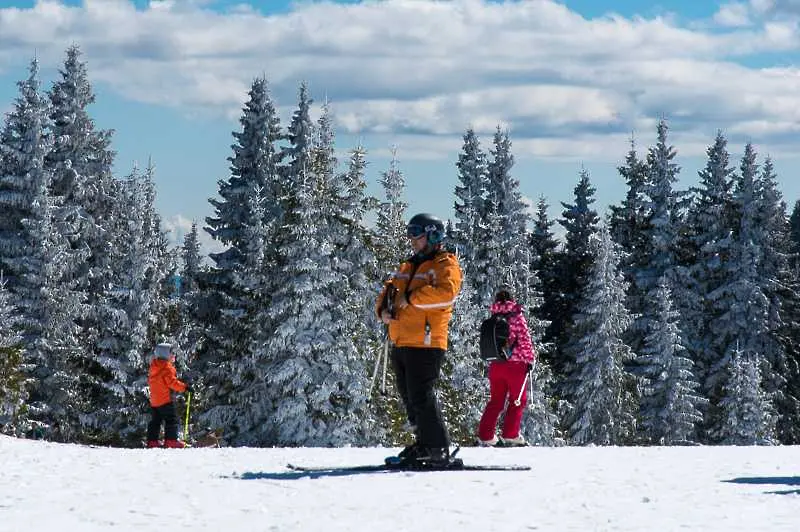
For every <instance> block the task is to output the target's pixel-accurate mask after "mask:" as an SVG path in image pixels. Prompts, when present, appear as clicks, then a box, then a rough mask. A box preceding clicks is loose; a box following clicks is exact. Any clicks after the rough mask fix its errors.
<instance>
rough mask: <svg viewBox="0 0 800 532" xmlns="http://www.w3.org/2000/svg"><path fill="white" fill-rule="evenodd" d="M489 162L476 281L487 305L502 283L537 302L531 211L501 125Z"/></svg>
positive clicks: (525, 300)
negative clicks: (529, 239) (513, 171)
mask: <svg viewBox="0 0 800 532" xmlns="http://www.w3.org/2000/svg"><path fill="white" fill-rule="evenodd" d="M489 153H490V155H491V157H490V158H489V161H488V163H487V168H486V172H487V181H486V201H485V210H484V218H483V220H482V221H481V223H480V227H481V228H482V229H483V231H484V233H483V234H476V235H475V236H476V237H477V238H478V239H479V240H477V241H476V242H474V243H473V245H476V246H477V244H478V243H479V242H480V249H479V250H477V252H476V253H475V257H474V261H475V280H476V281H475V284H474V288H475V290H477V292H478V296H479V301H480V302H481V304H482V305H483V306H484V307H488V305H489V304H490V303H491V302H492V301H493V298H494V295H495V293H496V292H497V290H498V289H499V288H500V286H501V285H504V284H505V285H508V286H510V287H511V288H512V291H513V293H514V296H515V298H516V300H517V301H518V302H519V303H520V304H521V305H522V306H523V307H526V308H529V307H532V306H534V305H535V304H536V303H538V302H535V301H534V300H535V299H536V298H538V297H540V295H539V294H538V293H534V292H532V289H531V287H538V280H536V279H533V278H532V276H533V275H535V274H532V273H531V271H530V251H529V249H528V242H527V237H528V222H529V221H530V215H529V214H528V209H527V206H526V205H525V203H524V201H523V198H522V195H521V193H520V191H519V181H518V180H517V179H515V178H513V177H512V175H511V169H512V167H513V166H514V156H513V155H512V153H511V140H510V139H509V137H508V132H507V131H502V130H501V129H500V127H499V126H498V127H497V129H496V131H495V134H494V137H493V139H492V148H491V149H490V150H489Z"/></svg>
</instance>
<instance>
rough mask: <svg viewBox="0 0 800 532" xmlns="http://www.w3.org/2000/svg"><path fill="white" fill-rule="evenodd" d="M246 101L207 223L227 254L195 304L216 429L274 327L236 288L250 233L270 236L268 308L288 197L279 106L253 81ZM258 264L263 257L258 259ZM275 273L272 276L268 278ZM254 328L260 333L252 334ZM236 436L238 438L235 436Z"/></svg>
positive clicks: (247, 259)
mask: <svg viewBox="0 0 800 532" xmlns="http://www.w3.org/2000/svg"><path fill="white" fill-rule="evenodd" d="M248 95H249V98H248V100H247V102H245V104H244V107H243V109H242V116H241V117H240V119H239V123H240V124H241V131H237V132H233V137H234V139H235V140H236V143H235V144H234V145H233V147H232V148H233V154H232V155H231V156H230V157H229V158H228V160H229V161H230V163H231V167H230V172H231V174H230V177H229V178H228V179H227V180H226V181H220V182H219V183H218V184H219V196H220V199H211V200H209V201H210V202H211V205H212V206H213V207H214V209H215V216H213V217H208V218H206V223H207V224H208V225H207V227H205V230H206V231H207V232H208V233H209V234H210V235H211V236H212V237H213V238H214V239H215V240H217V241H218V242H219V243H221V244H222V245H223V246H224V247H225V249H224V250H223V251H222V252H220V253H212V254H211V255H210V259H211V267H210V268H209V270H208V271H207V272H204V273H203V274H202V275H201V276H200V279H199V285H200V293H199V294H198V295H197V297H196V298H195V299H194V301H193V303H192V313H193V315H194V316H195V317H196V319H198V320H199V322H200V323H201V324H203V326H204V327H205V329H206V334H205V336H204V338H202V340H201V341H200V345H199V350H198V358H197V361H196V365H195V367H196V369H197V371H199V372H200V374H201V375H202V380H203V382H202V383H200V385H201V386H204V387H205V389H206V390H207V393H206V394H205V395H204V397H203V402H204V403H203V404H202V405H199V406H201V407H202V408H203V410H204V412H203V414H202V415H201V416H199V419H200V420H201V422H203V423H205V424H206V425H207V426H211V427H214V428H218V427H223V426H226V425H225V423H227V422H228V419H227V418H226V417H225V416H226V415H227V414H224V413H225V412H228V411H229V410H230V408H229V407H230V405H232V404H236V403H237V402H238V399H237V397H236V384H235V383H236V382H238V380H239V379H240V377H239V375H237V368H236V367H235V362H236V361H239V360H241V359H242V354H243V353H248V352H249V350H250V348H251V344H250V342H251V339H252V338H253V337H254V336H255V335H256V334H257V333H259V332H260V331H261V330H271V329H272V327H273V324H272V323H270V322H268V321H265V322H260V323H257V324H254V322H253V321H252V320H251V319H250V318H252V316H247V315H246V312H247V311H248V309H250V308H252V307H251V301H250V300H249V296H250V295H249V294H245V293H242V291H241V283H240V282H238V281H237V279H238V277H239V275H240V274H241V273H242V270H243V269H244V267H245V266H244V265H245V264H247V263H250V264H253V263H255V258H254V257H251V256H250V253H251V252H252V251H253V249H254V248H253V247H252V245H251V242H250V237H251V235H252V231H253V228H252V227H251V226H250V225H249V224H252V223H255V221H257V222H258V224H259V225H263V226H264V230H265V231H267V234H268V237H267V238H268V241H269V242H270V245H269V246H268V253H267V257H266V258H263V259H264V260H265V261H266V264H265V265H264V269H263V272H264V275H267V276H268V277H267V279H265V281H266V282H268V283H269V284H268V285H267V287H265V288H263V290H262V295H263V296H265V299H263V300H261V301H260V302H259V304H260V305H262V306H264V307H269V306H270V304H271V302H270V294H271V293H272V292H273V289H274V287H275V286H276V285H277V282H278V280H277V279H274V278H273V276H272V272H274V271H275V269H276V268H277V267H278V264H279V257H278V249H279V247H278V243H279V237H280V235H281V234H282V226H283V223H284V222H283V220H284V217H285V212H286V211H285V205H284V201H283V198H284V192H285V190H286V188H288V187H285V186H284V183H283V178H282V176H280V175H279V166H278V163H279V162H280V154H279V152H278V147H277V146H276V143H277V142H278V141H280V140H281V139H282V138H283V134H282V132H281V130H280V123H279V119H278V116H277V112H276V110H275V106H274V104H273V101H272V99H271V97H270V94H269V89H268V85H267V80H266V79H265V78H256V79H255V80H254V81H253V83H252V85H251V87H250V91H249V93H248ZM254 190H260V191H261V193H260V195H261V203H263V209H264V210H263V219H261V220H256V218H254V217H253V213H252V212H251V211H250V206H252V202H251V201H250V195H251V194H252V193H253V191H254ZM257 258H258V259H259V260H261V259H262V257H260V256H259V257H257ZM267 272H270V273H267ZM252 326H256V327H257V329H256V330H255V331H253V330H252V329H251V327H252ZM232 437H235V436H232Z"/></svg>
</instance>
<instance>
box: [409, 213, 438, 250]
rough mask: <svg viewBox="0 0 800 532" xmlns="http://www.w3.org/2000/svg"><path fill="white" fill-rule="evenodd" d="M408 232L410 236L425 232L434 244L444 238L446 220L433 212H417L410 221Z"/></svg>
mask: <svg viewBox="0 0 800 532" xmlns="http://www.w3.org/2000/svg"><path fill="white" fill-rule="evenodd" d="M406 232H407V234H408V235H409V236H415V234H416V235H417V236H418V235H421V234H422V233H423V232H424V233H425V236H426V237H428V244H430V245H432V246H433V245H436V244H438V243H440V242H441V241H442V240H444V222H443V221H442V220H440V219H439V218H438V217H437V216H434V215H433V214H428V213H424V212H423V213H420V214H415V215H414V216H412V217H411V219H410V220H409V221H408V225H407V226H406Z"/></svg>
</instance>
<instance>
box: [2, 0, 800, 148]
mask: <svg viewBox="0 0 800 532" xmlns="http://www.w3.org/2000/svg"><path fill="white" fill-rule="evenodd" d="M212 7H213V2H206V1H162V2H150V4H149V6H148V7H147V8H145V9H137V8H136V7H135V5H134V4H133V2H131V1H129V0H85V1H84V2H83V3H82V4H81V5H80V6H74V5H66V4H63V3H61V2H56V1H52V0H49V1H41V0H40V1H39V2H37V3H36V4H35V6H34V7H32V8H28V9H19V8H6V9H0V70H1V69H2V68H3V66H4V65H8V64H10V63H11V62H21V61H23V60H25V61H26V60H27V59H28V56H29V55H30V53H31V50H36V53H37V55H38V56H39V57H40V59H41V61H42V62H43V63H44V62H47V63H48V64H54V65H55V64H58V63H59V62H60V61H61V60H62V56H63V51H64V49H65V48H66V46H68V45H69V44H71V43H78V44H80V45H81V46H82V48H83V50H84V52H85V54H86V58H87V59H88V61H89V69H90V75H91V76H92V79H93V80H94V81H95V83H103V84H105V85H106V86H108V87H110V88H111V89H112V90H116V91H118V92H119V93H120V94H122V95H124V96H125V97H127V98H131V99H135V100H139V101H144V102H149V103H154V104H160V105H165V106H171V107H174V108H178V109H183V110H186V112H190V113H197V112H205V113H219V114H221V115H225V116H237V115H238V113H239V112H240V106H241V104H242V102H243V100H244V99H245V97H246V93H247V89H248V87H249V84H250V82H251V80H252V79H253V77H255V76H258V75H261V74H265V75H266V76H267V77H268V79H269V80H270V82H271V88H272V92H273V94H274V96H275V97H276V100H277V102H278V104H279V105H281V106H282V110H283V112H284V113H285V112H286V110H287V109H288V108H290V107H291V106H292V105H293V103H294V100H295V96H296V91H297V85H298V83H299V82H300V81H301V80H307V81H309V83H310V86H311V89H312V92H313V93H314V95H315V96H316V97H317V99H321V97H322V95H323V94H326V95H327V96H328V97H329V98H330V99H331V101H332V104H333V108H334V110H335V116H336V120H337V126H338V128H339V129H340V130H341V131H343V132H347V133H350V134H354V135H363V136H365V137H370V138H371V137H373V136H386V137H389V138H393V139H395V140H393V141H392V142H396V143H397V144H398V145H401V146H402V145H403V144H407V145H411V146H413V147H414V149H413V150H404V153H405V154H406V155H405V157H406V158H407V159H409V158H435V157H437V156H438V157H440V158H441V157H442V154H445V153H446V154H448V155H449V154H452V153H453V152H454V150H457V149H458V146H459V144H460V136H461V134H462V133H463V130H464V129H465V128H466V127H467V126H469V125H471V126H473V127H475V129H476V130H478V132H479V133H480V134H491V133H492V132H493V130H494V128H495V127H496V125H498V124H502V125H504V126H506V127H508V128H509V129H510V131H511V132H512V139H513V140H514V145H515V152H516V154H517V155H518V156H520V157H526V156H538V157H551V158H556V159H563V158H570V157H572V158H574V159H579V160H582V159H585V158H586V157H587V156H593V157H598V158H604V157H605V158H614V159H616V158H618V155H619V153H620V146H623V149H624V146H625V145H626V144H625V139H626V138H628V137H629V136H630V132H631V131H642V128H650V127H652V123H653V121H654V120H655V119H656V118H657V117H659V116H662V115H665V116H667V117H668V118H669V119H670V124H671V126H672V131H673V134H674V135H675V136H674V141H675V143H676V144H678V143H679V141H680V140H681V139H685V140H686V141H687V142H690V141H691V139H695V138H697V139H700V138H702V139H704V140H703V142H704V143H705V144H708V143H709V142H711V140H713V134H714V131H715V130H716V128H722V129H723V130H726V131H729V132H731V134H732V135H749V136H750V138H754V139H755V140H757V141H758V142H767V143H769V142H773V143H774V147H775V149H776V150H778V151H780V150H782V149H784V148H786V151H787V153H795V152H797V150H796V148H795V147H793V146H792V144H791V143H790V142H788V141H787V138H788V137H789V135H790V134H791V133H793V130H792V129H791V128H790V127H789V124H791V123H792V121H794V120H797V119H800V116H798V114H800V91H798V90H797V89H798V79H799V78H800V70H798V69H797V68H796V67H794V66H789V67H787V66H785V65H783V66H782V68H781V69H780V70H778V69H777V68H759V67H755V66H752V65H753V64H754V62H753V60H751V59H753V58H756V59H757V58H758V57H763V55H764V54H769V53H770V52H782V53H784V54H789V56H790V57H795V56H794V55H792V54H795V53H796V52H797V50H798V48H800V41H798V27H797V21H796V20H794V19H792V18H791V17H787V16H778V15H779V14H781V15H788V14H789V13H794V12H796V13H800V0H749V2H747V3H745V2H742V1H740V2H734V3H730V4H727V5H723V6H721V8H720V10H719V11H718V13H717V15H716V16H715V21H716V23H717V27H714V28H705V29H703V28H701V27H695V26H680V25H679V23H678V22H677V21H676V20H674V19H672V18H665V17H654V18H642V17H633V18H625V17H622V16H618V15H608V16H603V17H598V18H594V19H586V18H584V17H582V16H581V15H579V14H578V13H576V12H574V11H571V10H570V9H569V8H568V6H566V5H564V4H563V3H559V2H555V1H552V0H530V1H527V2H511V1H508V2H500V3H499V2H489V1H488V0H453V1H450V2H440V1H433V0H384V1H380V2H378V1H375V2H364V3H359V4H334V3H327V2H313V3H307V4H298V5H297V6H296V7H294V8H293V10H291V11H289V12H288V13H282V14H275V15H264V14H262V13H260V12H258V11H256V10H253V9H249V8H246V7H242V6H239V7H237V8H236V9H231V10H229V11H224V12H223V11H214V10H213V9H212ZM720 26H721V27H720ZM761 60H762V61H763V59H761ZM747 127H752V128H753V129H752V130H750V131H749V132H748V131H747V129H746V128H747ZM646 133H647V134H648V135H649V134H650V133H651V131H650V130H648V131H647V132H646ZM731 140H732V141H733V142H735V141H736V139H735V138H734V139H731ZM390 143H391V142H387V145H389V144H390ZM612 144H613V149H610V147H611V145H612ZM680 146H681V151H682V152H685V151H686V149H687V148H686V147H685V146H684V145H683V144H680ZM770 148H771V149H772V148H773V146H770ZM438 150H446V152H442V151H438ZM689 150H690V151H693V150H694V145H693V144H692V147H690V148H689ZM772 151H773V152H775V150H772ZM700 153H702V150H700Z"/></svg>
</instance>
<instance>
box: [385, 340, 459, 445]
mask: <svg viewBox="0 0 800 532" xmlns="http://www.w3.org/2000/svg"><path fill="white" fill-rule="evenodd" d="M443 361H444V349H433V348H425V347H394V348H392V365H393V366H394V374H395V379H396V384H397V391H398V393H399V394H400V398H401V399H402V401H403V405H404V406H405V407H406V412H407V413H408V421H409V423H411V424H412V425H416V427H417V443H418V444H419V445H420V446H422V447H436V448H444V447H450V438H449V436H448V434H447V429H446V428H445V426H444V421H443V420H442V411H441V409H440V408H439V401H438V399H437V398H436V391H435V385H436V382H437V381H438V380H439V373H440V371H441V369H442V362H443Z"/></svg>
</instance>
